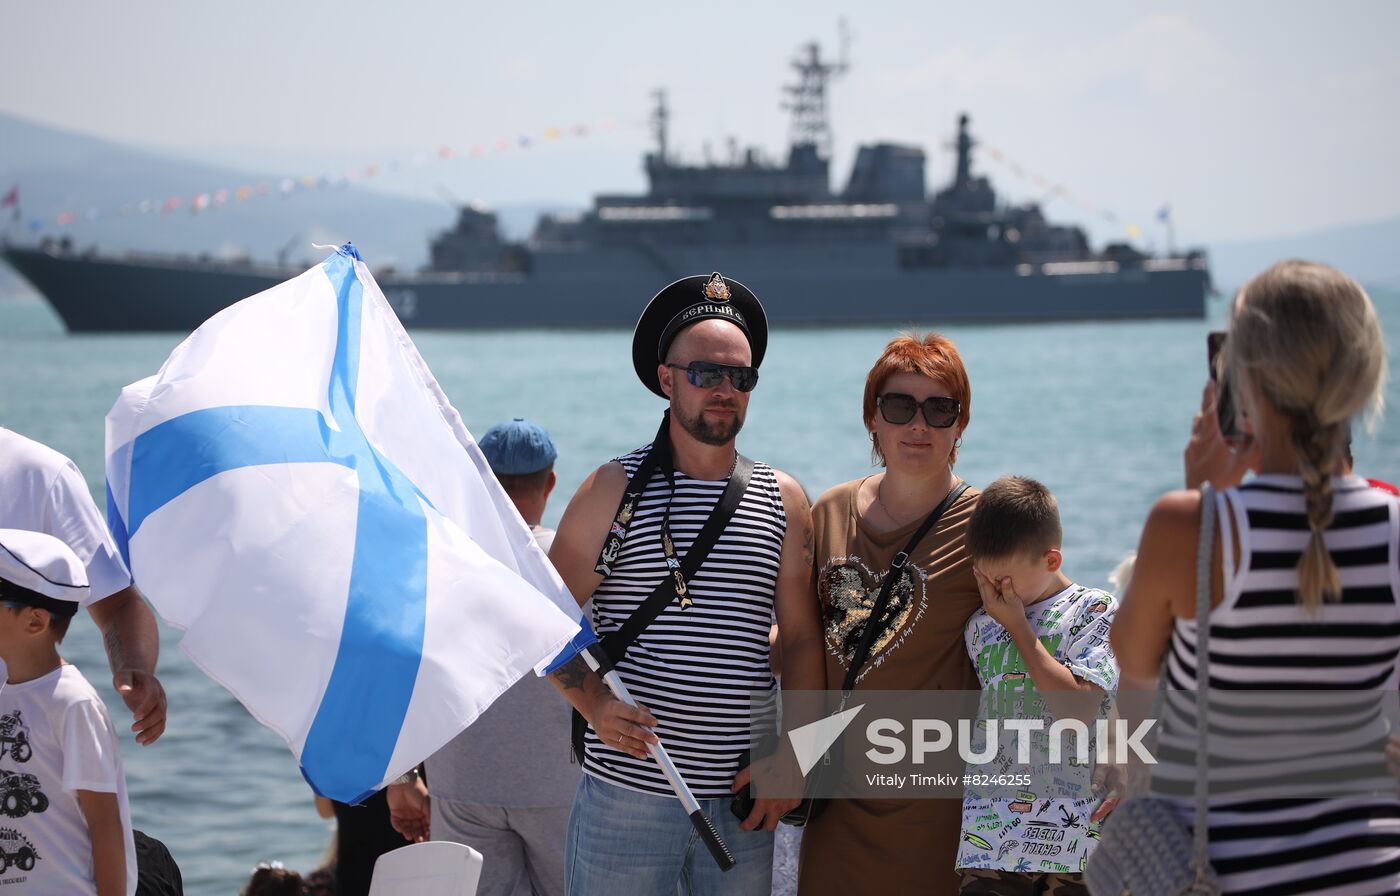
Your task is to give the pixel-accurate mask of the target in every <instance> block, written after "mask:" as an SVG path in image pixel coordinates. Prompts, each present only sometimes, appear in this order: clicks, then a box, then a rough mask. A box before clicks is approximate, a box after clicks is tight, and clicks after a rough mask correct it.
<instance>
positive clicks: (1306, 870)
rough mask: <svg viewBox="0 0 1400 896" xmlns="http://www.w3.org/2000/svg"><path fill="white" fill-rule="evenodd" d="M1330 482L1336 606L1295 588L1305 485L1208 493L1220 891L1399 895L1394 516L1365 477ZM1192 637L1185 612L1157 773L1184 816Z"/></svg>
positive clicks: (1399, 630) (1399, 649) (1275, 479)
mask: <svg viewBox="0 0 1400 896" xmlns="http://www.w3.org/2000/svg"><path fill="white" fill-rule="evenodd" d="M1333 486H1334V488H1333V496H1334V497H1333V505H1332V506H1333V511H1334V520H1333V523H1332V525H1331V526H1330V527H1329V528H1328V530H1327V531H1326V533H1325V535H1324V538H1325V541H1326V544H1327V548H1328V552H1329V553H1330V554H1331V556H1332V560H1333V562H1334V563H1335V564H1336V566H1337V569H1338V572H1339V573H1340V577H1341V583H1342V599H1341V600H1340V601H1338V602H1332V601H1327V602H1325V603H1324V604H1323V606H1322V607H1321V608H1320V609H1319V610H1318V611H1316V612H1309V611H1307V610H1305V609H1304V608H1303V607H1302V606H1301V605H1300V604H1299V603H1298V602H1297V599H1296V597H1295V589H1296V587H1297V581H1298V576H1297V571H1296V567H1297V565H1298V560H1299V558H1300V557H1301V555H1302V552H1303V550H1304V548H1305V547H1306V546H1307V543H1308V538H1309V529H1308V522H1307V513H1306V509H1305V504H1304V496H1303V487H1302V479H1301V478H1300V477H1298V476H1288V475H1262V476H1258V477H1255V478H1254V479H1252V480H1250V481H1249V482H1248V483H1246V484H1245V485H1242V486H1240V487H1238V488H1233V489H1229V490H1227V491H1226V492H1224V493H1221V494H1218V495H1217V496H1216V501H1217V510H1218V518H1219V521H1220V544H1221V548H1222V558H1223V559H1222V566H1223V573H1224V576H1223V578H1224V585H1225V587H1224V595H1223V598H1222V600H1221V603H1220V605H1219V606H1218V607H1216V608H1214V609H1212V610H1211V614H1210V626H1211V629H1210V634H1211V640H1210V682H1209V685H1210V699H1211V708H1210V711H1211V715H1210V719H1211V724H1210V730H1209V741H1208V750H1209V753H1210V757H1209V758H1210V766H1209V767H1210V769H1211V777H1210V782H1211V783H1210V794H1211V797H1210V799H1211V802H1210V813H1209V816H1208V818H1209V822H1208V823H1209V826H1210V858H1211V863H1212V864H1213V865H1214V867H1215V869H1216V871H1217V872H1218V873H1219V874H1220V877H1221V881H1222V884H1223V887H1224V891H1225V892H1226V893H1231V894H1257V896H1264V894H1269V896H1283V894H1293V893H1327V894H1335V896H1343V894H1347V896H1351V894H1355V896H1365V894H1382V893H1396V892H1400V798H1397V797H1396V793H1397V786H1400V785H1397V782H1396V781H1395V780H1394V779H1393V778H1391V777H1389V776H1388V775H1387V774H1386V772H1385V768H1384V764H1383V761H1382V754H1383V750H1384V747H1385V740H1386V736H1387V734H1388V732H1389V730H1390V728H1391V723H1389V722H1388V721H1387V719H1386V717H1385V713H1384V703H1385V702H1386V700H1387V699H1388V698H1393V696H1394V694H1393V692H1394V690H1395V688H1396V659H1397V656H1400V603H1398V602H1397V596H1400V567H1397V562H1400V556H1398V555H1397V536H1400V513H1397V505H1396V501H1395V498H1393V497H1392V496H1390V495H1388V494H1385V493H1382V492H1380V491H1377V490H1376V489H1373V488H1371V487H1369V486H1368V485H1367V483H1366V481H1365V480H1364V479H1361V478H1358V477H1355V476H1347V477H1337V478H1335V479H1334V480H1333ZM1235 539H1238V555H1237V556H1236V552H1235V550H1234V548H1233V547H1232V543H1233V542H1234V540H1235ZM1196 634H1197V624H1196V621H1195V620H1194V619H1191V620H1187V619H1177V620H1176V622H1175V625H1174V628H1173V631H1172V636H1171V647H1170V651H1169V652H1168V655H1167V660H1166V664H1165V671H1166V685H1167V688H1168V691H1167V697H1166V701H1165V705H1164V709H1163V734H1162V738H1161V743H1160V745H1159V748H1158V758H1159V761H1160V764H1159V765H1158V766H1157V768H1156V769H1155V771H1154V780H1155V783H1156V786H1157V789H1158V790H1159V791H1161V792H1164V793H1167V794H1175V795H1177V798H1176V806H1177V808H1178V810H1179V811H1180V812H1181V813H1182V815H1183V817H1185V818H1186V819H1188V823H1190V821H1189V820H1190V818H1191V812H1192V799H1191V796H1190V794H1191V793H1192V788H1193V782H1194V780H1195V772H1194V767H1193V764H1194V762H1195V759H1196V755H1195V754H1196V742H1195V732H1194V728H1193V724H1194V717H1195V703H1194V698H1195V695H1194V690H1195V687H1196ZM1178 689H1179V690H1178ZM1269 692H1276V693H1269ZM1266 732H1267V733H1266ZM1342 779H1344V780H1345V781H1346V788H1345V789H1341V788H1340V785H1339V783H1338V782H1339V781H1340V780H1342ZM1310 794H1316V795H1315V796H1310ZM1339 794H1351V795H1349V796H1341V795H1339Z"/></svg>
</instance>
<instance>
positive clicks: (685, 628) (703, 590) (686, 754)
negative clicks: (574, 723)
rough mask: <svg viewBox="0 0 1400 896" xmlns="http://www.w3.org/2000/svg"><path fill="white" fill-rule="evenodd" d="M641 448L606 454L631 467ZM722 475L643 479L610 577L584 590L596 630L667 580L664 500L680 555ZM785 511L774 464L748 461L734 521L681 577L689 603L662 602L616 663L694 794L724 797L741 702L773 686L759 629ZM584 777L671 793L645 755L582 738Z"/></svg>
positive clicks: (735, 760)
mask: <svg viewBox="0 0 1400 896" xmlns="http://www.w3.org/2000/svg"><path fill="white" fill-rule="evenodd" d="M649 448H650V446H649V445H648V446H644V447H642V448H639V449H637V450H636V451H633V452H632V453H631V454H627V455H624V456H623V457H620V458H617V461H618V462H619V463H621V464H622V466H623V467H624V468H625V469H626V470H627V475H628V476H629V477H631V476H632V474H633V473H635V472H636V469H637V467H638V465H639V464H640V463H641V462H642V458H644V457H645V456H646V453H647V450H648V449H649ZM727 483H728V480H727V479H724V480H719V481H708V480H700V479H691V478H690V477H688V476H686V475H685V474H684V473H681V472H680V471H679V470H677V471H676V490H675V494H674V495H672V494H671V492H670V487H669V485H668V484H667V481H666V477H665V475H664V474H662V473H661V472H659V471H658V472H656V473H654V474H653V475H652V479H651V481H650V482H649V483H648V484H647V487H646V490H645V492H644V493H643V494H642V497H641V500H640V501H639V502H638V506H637V510H636V512H635V514H634V515H633V517H632V524H631V526H630V527H629V528H628V530H627V538H626V540H624V541H623V543H622V550H621V551H620V552H619V554H618V557H617V560H615V561H614V562H613V564H612V574H611V575H609V576H607V577H606V578H604V579H603V581H602V583H601V584H599V585H598V588H597V589H596V590H595V591H594V592H593V628H594V630H595V631H596V632H597V633H598V636H599V637H600V638H601V637H602V636H604V635H606V634H608V633H609V632H613V631H616V630H618V629H620V628H621V627H622V625H623V623H624V622H626V621H627V619H628V617H630V616H631V615H632V613H633V612H634V611H635V610H636V609H637V608H638V607H639V606H641V605H642V603H643V602H644V601H645V600H646V599H647V597H648V596H649V595H650V594H651V592H652V590H653V589H654V588H655V587H656V585H657V583H659V582H660V581H662V579H665V578H668V577H669V573H668V572H667V569H666V554H665V552H664V551H663V550H662V547H661V521H662V517H663V516H664V514H665V511H666V504H667V500H668V499H669V500H670V504H671V537H672V539H673V541H674V543H675V549H676V556H678V557H681V558H684V557H685V555H686V552H687V551H688V550H689V549H690V545H691V543H692V542H694V540H695V537H696V536H697V535H698V534H700V529H701V528H702V527H703V526H704V524H705V520H706V519H708V518H709V516H710V512H711V511H712V510H713V509H714V507H715V505H716V504H717V503H718V502H719V499H720V495H721V494H723V492H724V488H725V485H726V484H727ZM786 532H787V515H786V514H785V513H784V511H783V499H782V495H781V493H780V492H779V490H778V480H777V477H776V476H775V475H774V474H773V468H772V467H769V466H768V465H767V464H763V463H758V462H755V463H754V468H753V476H752V478H751V479H750V480H749V486H748V488H747V489H746V490H745V491H744V496H743V499H742V500H741V501H740V502H739V507H738V509H737V510H736V511H735V513H734V517H733V519H731V520H730V522H729V525H728V526H727V527H726V529H725V530H724V532H723V533H722V534H721V535H720V537H719V540H718V541H717V542H716V543H715V546H714V547H713V548H712V549H711V550H710V553H709V555H708V556H707V557H706V558H705V562H704V563H703V564H701V566H700V569H699V570H697V571H696V573H695V575H694V576H693V577H692V578H691V579H690V580H689V581H688V582H687V583H686V584H687V587H688V589H689V592H690V596H691V598H692V600H693V601H694V605H693V606H691V607H689V608H688V609H684V610H682V609H681V608H680V605H679V602H678V601H672V602H671V603H670V604H668V605H667V606H666V608H665V609H664V610H662V611H661V615H660V616H658V617H657V618H656V620H655V621H654V622H652V623H651V625H649V626H648V627H647V629H646V631H644V632H642V634H641V635H640V636H638V638H637V639H636V640H635V641H633V642H632V646H631V647H630V648H628V650H627V655H626V656H625V657H624V658H623V660H622V662H621V663H619V664H618V665H617V671H618V674H619V675H620V676H621V677H622V680H623V682H624V683H625V684H626V685H627V688H628V690H629V691H631V692H632V696H633V697H635V698H636V699H637V700H638V701H639V702H641V703H643V704H644V705H645V706H646V707H647V708H648V709H650V710H651V713H652V715H654V716H655V717H656V720H657V722H658V725H657V727H656V729H655V730H656V734H657V736H658V737H660V738H661V743H662V744H663V745H664V746H665V747H666V752H667V753H668V754H669V755H670V757H671V759H672V761H673V762H675V764H676V768H677V769H678V770H679V771H680V773H681V775H682V777H684V778H685V781H686V783H687V784H688V785H689V786H690V789H691V791H692V792H693V793H694V794H695V796H696V797H697V798H700V799H706V798H711V797H723V796H728V795H729V786H730V784H731V783H732V782H733V780H734V775H735V774H736V773H737V772H738V770H739V758H740V754H741V753H742V752H743V751H745V750H747V749H748V748H749V712H750V708H749V703H750V695H751V693H752V692H754V691H765V692H768V693H770V694H771V693H772V691H773V690H774V688H775V685H776V682H775V681H774V678H773V673H772V671H771V670H770V669H769V666H768V631H769V628H770V627H771V625H772V620H773V590H774V587H775V585H776V584H777V581H778V562H779V558H780V557H781V555H782V547H783V536H784V535H785V533H786ZM583 770H584V772H585V773H587V774H590V775H593V776H595V777H597V778H599V779H601V780H604V781H607V782H609V783H611V784H616V785H618V786H621V787H626V788H629V789H632V790H639V791H643V792H645V793H654V794H661V795H667V796H669V795H671V794H672V790H671V786H670V785H669V784H668V783H667V781H666V778H665V776H664V775H662V774H661V769H660V768H659V767H658V766H657V764H656V763H655V762H653V761H652V760H651V759H646V760H638V759H634V758H632V757H631V756H629V755H627V754H626V753H623V752H621V751H620V750H617V749H614V748H612V747H610V746H607V745H605V744H603V743H602V741H600V740H599V739H598V737H597V735H596V734H594V733H593V729H592V728H589V729H588V731H587V733H586V734H585V736H584V763H583Z"/></svg>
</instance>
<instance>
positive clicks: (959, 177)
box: [953, 112, 977, 190]
mask: <svg viewBox="0 0 1400 896" xmlns="http://www.w3.org/2000/svg"><path fill="white" fill-rule="evenodd" d="M971 121H972V119H971V118H969V117H968V114H967V113H966V112H964V113H962V114H961V115H959V116H958V139H957V141H956V142H955V143H954V144H953V148H954V149H955V150H957V153H958V164H957V168H956V170H955V171H954V172H953V184H954V186H955V187H956V188H957V189H959V190H962V189H965V188H966V187H967V185H968V182H969V181H971V180H972V147H973V146H975V145H976V144H977V141H976V140H974V139H972V135H971V134H970V133H968V130H967V126H968V124H969V123H970V122H971Z"/></svg>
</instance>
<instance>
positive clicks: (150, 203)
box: [0, 118, 617, 232]
mask: <svg viewBox="0 0 1400 896" xmlns="http://www.w3.org/2000/svg"><path fill="white" fill-rule="evenodd" d="M616 127H617V119H615V118H605V119H602V120H600V121H599V122H597V123H593V124H590V123H579V124H576V125H573V126H571V127H550V128H545V129H544V130H543V131H541V132H539V135H538V136H536V135H532V134H522V135H520V136H518V137H499V138H497V139H495V140H494V141H486V142H484V143H474V144H469V145H467V146H463V147H454V146H448V145H443V146H440V147H438V149H437V150H436V151H435V152H433V153H429V152H425V151H419V152H416V153H413V154H411V155H410V156H408V157H407V158H406V159H405V158H398V159H388V160H385V161H380V162H369V163H367V164H364V165H356V166H353V167H351V168H347V169H345V170H344V171H342V172H341V173H340V174H339V175H335V176H332V175H330V174H306V175H302V176H300V177H286V178H281V179H273V180H264V181H258V182H256V183H251V184H240V185H239V186H236V187H217V188H213V189H209V190H202V191H199V192H197V193H194V194H192V195H181V196H170V197H167V198H166V199H164V200H161V199H152V198H146V199H141V200H133V201H131V202H126V203H122V204H120V205H117V206H109V207H98V206H88V207H87V208H86V210H85V211H84V212H82V214H81V217H83V218H85V219H86V220H89V221H97V220H101V219H104V218H109V217H114V216H115V217H130V216H131V215H151V214H160V215H168V214H170V213H171V212H173V211H176V210H178V209H181V208H186V209H188V210H189V212H190V213H191V214H201V213H204V212H207V211H209V210H211V209H213V208H216V207H219V206H223V205H225V204H226V203H228V202H229V201H230V200H232V201H234V202H247V201H249V200H250V199H254V198H257V197H265V196H272V195H279V196H282V197H284V198H285V197H288V196H291V195H293V194H296V193H300V192H304V191H308V190H326V189H344V188H345V187H347V186H349V185H350V184H352V183H354V182H356V181H359V180H369V179H372V178H377V177H381V176H383V175H385V174H386V173H390V174H391V173H395V172H399V171H404V170H406V169H409V168H421V167H423V166H424V165H426V164H427V163H428V162H429V160H430V159H432V158H436V159H438V160H439V161H442V162H447V161H452V160H454V159H459V158H482V157H484V156H486V155H487V154H488V153H492V152H494V153H503V152H510V151H512V150H517V149H518V150H528V149H530V148H531V147H533V146H534V145H535V144H536V143H538V142H555V141H559V140H564V139H567V138H573V139H575V140H582V139H585V138H587V137H589V136H590V135H593V134H597V133H600V132H603V131H611V130H614V129H615V128H616ZM18 190H19V188H18V186H16V187H15V188H13V189H11V190H10V192H9V193H7V194H6V195H5V197H4V199H3V200H0V202H4V203H5V204H0V209H4V208H9V207H10V205H12V204H14V205H17V204H18V201H19V192H18ZM12 197H13V199H14V202H13V203H9V202H5V200H9V199H11V198H12ZM79 217H80V213H79V212H78V211H76V210H74V209H64V210H62V211H58V212H54V213H52V214H49V215H40V216H35V217H33V218H31V220H30V224H29V226H30V229H31V230H33V231H34V232H39V231H41V230H43V229H45V228H46V227H47V226H49V225H50V223H52V225H53V226H55V227H60V228H62V227H67V226H69V225H71V224H73V223H74V222H75V221H77V220H78V219H79Z"/></svg>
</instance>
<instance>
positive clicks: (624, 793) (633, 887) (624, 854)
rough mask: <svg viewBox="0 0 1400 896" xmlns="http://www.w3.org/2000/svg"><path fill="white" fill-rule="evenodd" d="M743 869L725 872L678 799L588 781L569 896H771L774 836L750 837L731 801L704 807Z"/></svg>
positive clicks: (573, 830) (581, 796) (568, 863)
mask: <svg viewBox="0 0 1400 896" xmlns="http://www.w3.org/2000/svg"><path fill="white" fill-rule="evenodd" d="M700 808H701V809H702V810H704V812H705V814H706V815H708V816H710V818H711V820H713V821H714V823H715V828H716V829H717V830H718V831H719V834H720V837H722V838H723V839H724V842H725V843H726V844H728V846H729V851H730V852H732V853H733V854H734V858H735V859H736V860H737V861H738V864H737V865H735V866H734V868H733V869H731V870H729V871H724V872H722V871H720V870H719V866H718V865H716V864H715V860H714V859H713V858H711V856H710V851H709V850H708V849H706V848H705V844H704V843H703V842H702V841H701V840H700V838H699V836H698V835H697V834H696V833H695V829H694V828H693V827H691V825H690V819H689V818H687V817H686V814H685V810H684V809H682V808H681V804H680V802H679V801H678V800H676V798H675V797H671V796H653V795H651V794H648V793H638V792H637V791H635V790H627V789H626V788H623V787H617V786H615V785H612V784H608V783H606V782H604V781H600V780H598V779H597V778H595V777H593V776H592V775H587V774H586V775H584V776H583V778H582V780H580V781H579V785H578V793H577V794H576V795H575V796H574V807H573V811H572V812H570V813H569V835H568V841H567V844H566V846H565V849H564V885H565V889H566V891H567V892H568V894H569V896H671V894H673V893H681V894H686V896H719V894H724V896H730V894H733V896H768V894H769V893H771V892H772V887H773V835H772V834H770V833H768V832H766V831H745V830H741V829H740V828H739V820H738V819H737V818H735V817H734V815H733V813H731V812H730V811H729V800H728V798H718V799H708V800H700Z"/></svg>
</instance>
